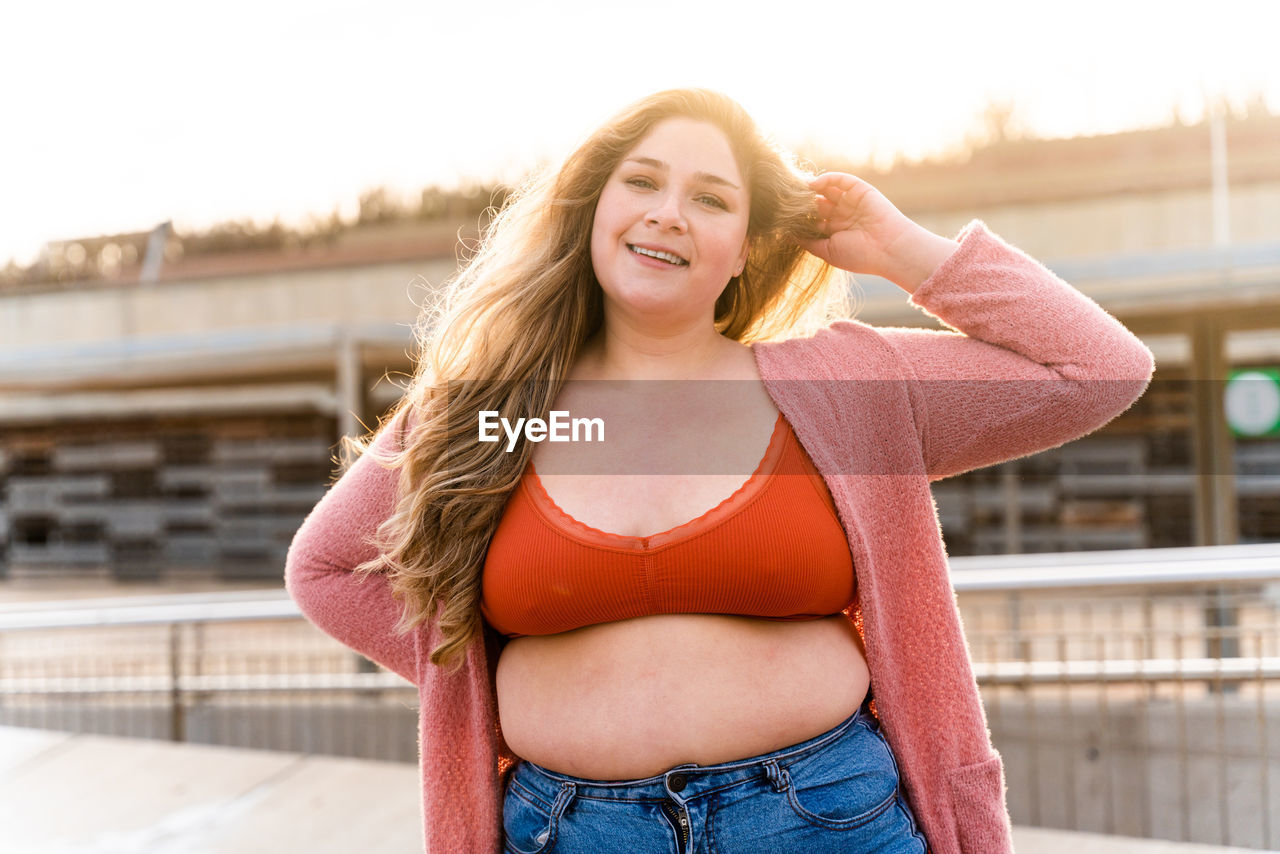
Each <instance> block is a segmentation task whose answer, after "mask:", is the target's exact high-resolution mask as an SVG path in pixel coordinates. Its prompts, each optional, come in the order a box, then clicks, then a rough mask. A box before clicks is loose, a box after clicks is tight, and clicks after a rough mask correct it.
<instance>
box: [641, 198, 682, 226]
mask: <svg viewBox="0 0 1280 854" xmlns="http://www.w3.org/2000/svg"><path fill="white" fill-rule="evenodd" d="M645 222H647V223H648V224H650V225H656V226H658V227H659V228H663V229H673V230H676V231H684V230H685V229H686V228H688V226H689V224H688V223H687V222H686V221H685V218H684V209H683V207H682V206H681V200H680V196H679V194H678V193H658V194H657V195H656V196H655V197H654V200H653V206H652V207H650V208H649V214H648V216H646V217H645Z"/></svg>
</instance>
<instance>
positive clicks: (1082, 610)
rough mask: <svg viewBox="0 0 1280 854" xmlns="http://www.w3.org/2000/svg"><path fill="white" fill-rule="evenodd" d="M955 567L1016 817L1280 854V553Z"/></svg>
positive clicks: (1167, 553)
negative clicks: (1270, 850)
mask: <svg viewBox="0 0 1280 854" xmlns="http://www.w3.org/2000/svg"><path fill="white" fill-rule="evenodd" d="M951 565H952V570H953V578H954V580H955V585H956V588H957V591H958V592H959V602H960V609H961V615H962V618H963V619H964V622H965V628H966V634H967V636H968V639H969V643H970V648H971V650H972V654H973V658H974V667H975V671H976V675H977V677H978V681H979V683H980V685H981V686H982V693H983V700H984V704H985V706H986V710H987V718H988V724H989V725H990V728H991V732H992V739H993V741H994V742H995V744H996V747H997V748H998V749H999V750H1000V752H1001V754H1002V755H1003V757H1004V761H1005V772H1006V779H1007V782H1008V786H1009V808H1010V811H1011V813H1012V815H1013V819H1014V821H1015V822H1017V823H1020V824H1028V825H1033V826H1040V827H1057V828H1064V829H1072V830H1084V831H1093V832H1098V833H1109V834H1120V835H1125V836H1141V837H1149V838H1160V839H1171V840H1181V841H1193V842H1201V843H1211V844H1222V845H1235V846H1241V847H1249V848H1260V849H1273V848H1277V847H1280V728H1277V727H1278V726H1280V618H1278V609H1280V544H1261V545H1246V546H1223V547H1211V548H1188V549H1152V550H1132V551H1120V552H1088V553H1081V554H1052V555H1051V554H1046V555H1009V556H1005V555H1002V556H997V557H963V558H953V559H952V561H951Z"/></svg>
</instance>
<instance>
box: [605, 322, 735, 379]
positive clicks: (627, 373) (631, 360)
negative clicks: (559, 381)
mask: <svg viewBox="0 0 1280 854" xmlns="http://www.w3.org/2000/svg"><path fill="white" fill-rule="evenodd" d="M739 346H741V345H739V344H738V343H737V342H736V341H732V340H730V339H727V338H725V337H724V336H723V335H721V334H720V333H718V332H716V331H715V328H714V327H712V326H706V325H699V326H697V327H696V328H687V329H676V330H667V331H664V332H662V333H653V332H646V331H643V330H640V329H637V328H635V327H632V326H628V325H626V324H621V323H614V324H609V323H608V322H606V323H605V325H604V328H603V329H601V330H600V332H598V333H596V335H595V336H593V337H592V338H591V339H590V340H589V341H588V342H587V343H586V346H585V347H584V348H583V352H582V356H581V359H580V365H581V368H582V371H583V373H584V374H586V375H589V376H590V377H591V378H593V379H614V380H684V379H699V378H708V377H709V376H711V375H713V374H715V373H716V366H717V365H719V364H721V363H722V360H723V357H724V356H725V353H726V351H727V350H729V349H733V348H736V347H739Z"/></svg>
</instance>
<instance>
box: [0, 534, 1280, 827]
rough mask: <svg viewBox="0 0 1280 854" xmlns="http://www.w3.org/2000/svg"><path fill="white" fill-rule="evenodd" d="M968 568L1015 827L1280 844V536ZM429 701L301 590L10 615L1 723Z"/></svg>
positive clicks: (196, 726)
mask: <svg viewBox="0 0 1280 854" xmlns="http://www.w3.org/2000/svg"><path fill="white" fill-rule="evenodd" d="M951 565H952V571H953V580H954V582H955V586H956V589H957V591H958V594H959V596H958V598H959V603H960V609H961V614H962V617H963V619H964V622H965V627H966V633H967V635H968V638H969V642H970V646H971V649H972V653H973V658H974V666H975V671H976V675H977V678H978V681H979V684H980V685H981V688H982V693H983V699H984V703H985V706H986V709H987V716H988V723H989V725H990V727H991V732H992V738H993V740H994V742H995V744H996V747H997V748H998V749H999V750H1000V752H1001V754H1002V755H1003V756H1004V761H1005V771H1006V778H1007V782H1008V785H1009V806H1010V811H1011V813H1012V815H1013V819H1014V822H1015V823H1017V824H1025V825H1032V826H1041V827H1057V828H1063V829H1072V830H1083V831H1094V832H1100V833H1109V834H1120V835H1126V836H1143V837H1150V838H1163V839H1174V840H1185V841H1195V842H1203V843H1210V844H1223V845H1235V846H1242V847H1251V848H1262V849H1270V848H1277V847H1280V619H1278V617H1277V611H1278V610H1280V544H1270V545H1249V546H1228V547H1215V548H1193V549H1157V550H1130V551H1121V552H1085V553H1076V554H1041V555H1002V556H988V557H959V558H953V559H952V561H951ZM417 701H418V698H417V692H416V690H415V689H414V687H413V686H412V685H410V684H409V683H407V682H405V681H404V680H403V679H401V678H400V677H399V676H397V675H395V674H393V673H389V672H386V671H384V670H382V669H380V668H378V667H376V666H375V665H373V664H372V663H370V662H369V661H367V660H366V659H364V658H363V657H361V656H359V655H357V654H355V653H353V652H351V651H350V650H348V649H347V648H345V647H343V646H341V645H340V644H338V643H337V642H336V641H333V640H332V639H330V638H328V637H327V636H325V635H323V634H322V633H320V632H319V631H318V630H316V629H315V628H314V627H312V626H311V625H310V624H308V623H307V622H306V621H305V620H303V619H302V618H301V616H300V614H299V612H298V610H297V608H296V606H295V605H294V604H293V603H292V602H291V601H290V600H289V599H288V597H287V594H286V593H285V592H284V591H283V590H267V591H254V592H227V593H218V594H188V595H180V596H156V597H139V598H135V599H129V600H121V599H116V600H90V601H76V602H61V603H41V604H39V605H31V604H24V605H9V606H3V607H0V724H8V725H17V726H32V727H41V728H47V729H62V730H70V731H77V732H93V733H103V734H114V735H126V736H135V737H148V738H171V739H178V740H185V741H192V742H200V743H207V744H222V745H228V746H239V747H256V748H263V749H280V750H290V751H299V752H310V753H327V754H334V755H343V756H356V757H363V758H374V759H391V760H399V761H405V762H414V761H416V759H417ZM942 723H943V722H940V725H941V724H942Z"/></svg>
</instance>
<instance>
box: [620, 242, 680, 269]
mask: <svg viewBox="0 0 1280 854" xmlns="http://www.w3.org/2000/svg"><path fill="white" fill-rule="evenodd" d="M627 248H628V249H630V250H631V251H632V252H634V253H636V254H637V255H643V256H645V257H646V258H656V259H658V260H659V261H666V262H667V263H668V264H670V265H672V266H673V267H687V266H688V265H689V262H688V261H686V260H684V259H683V258H681V257H680V256H679V255H676V254H674V253H672V252H659V251H658V250H656V249H644V248H642V247H639V246H633V245H632V244H630V243H628V244H627Z"/></svg>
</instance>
